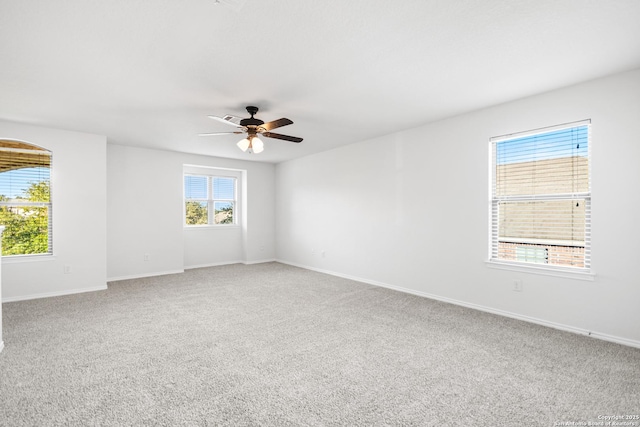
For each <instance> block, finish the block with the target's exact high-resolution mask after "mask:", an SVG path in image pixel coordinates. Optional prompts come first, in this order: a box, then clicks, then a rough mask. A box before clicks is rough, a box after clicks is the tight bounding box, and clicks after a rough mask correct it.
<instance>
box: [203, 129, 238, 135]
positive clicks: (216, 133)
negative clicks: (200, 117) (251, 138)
mask: <svg viewBox="0 0 640 427" xmlns="http://www.w3.org/2000/svg"><path fill="white" fill-rule="evenodd" d="M235 133H237V134H241V133H244V132H243V131H240V130H238V131H235V132H212V133H199V134H198V136H216V135H233V134H235Z"/></svg>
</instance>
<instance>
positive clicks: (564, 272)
mask: <svg viewBox="0 0 640 427" xmlns="http://www.w3.org/2000/svg"><path fill="white" fill-rule="evenodd" d="M485 264H486V265H487V267H489V268H495V269H498V270H509V271H518V272H521V273H531V274H541V275H544V276H554V277H563V278H565V279H576V280H586V281H591V282H592V281H594V280H595V277H596V275H595V273H592V272H586V271H571V270H568V269H563V268H553V267H542V266H537V265H536V266H534V265H524V264H515V263H509V262H500V261H491V260H489V261H485Z"/></svg>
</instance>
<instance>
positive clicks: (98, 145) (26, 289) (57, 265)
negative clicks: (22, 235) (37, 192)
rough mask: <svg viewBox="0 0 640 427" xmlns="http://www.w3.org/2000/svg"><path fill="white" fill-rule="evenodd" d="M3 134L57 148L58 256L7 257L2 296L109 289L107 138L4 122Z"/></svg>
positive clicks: (55, 240) (53, 194) (54, 178)
mask: <svg viewBox="0 0 640 427" xmlns="http://www.w3.org/2000/svg"><path fill="white" fill-rule="evenodd" d="M0 139H17V140H21V141H25V142H29V143H32V144H36V145H39V146H41V147H44V148H47V149H49V150H51V151H52V152H53V168H52V174H51V198H52V202H53V256H43V257H28V258H25V259H24V260H23V261H22V262H16V259H15V258H14V259H10V258H3V260H2V263H3V271H2V275H3V277H2V300H3V301H11V300H17V299H25V298H37V297H43V296H50V295H61V294H66V293H74V292H84V291H90V290H97V289H106V137H104V136H100V135H92V134H86V133H80V132H70V131H63V130H58V129H48V128H44V127H37V126H29V125H23V124H18V123H12V122H6V121H0ZM65 265H68V266H70V267H71V273H70V274H64V266H65Z"/></svg>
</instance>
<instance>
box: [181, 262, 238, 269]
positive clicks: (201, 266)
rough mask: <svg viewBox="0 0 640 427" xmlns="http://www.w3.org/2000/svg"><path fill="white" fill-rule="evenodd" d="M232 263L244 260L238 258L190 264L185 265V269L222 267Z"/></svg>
mask: <svg viewBox="0 0 640 427" xmlns="http://www.w3.org/2000/svg"><path fill="white" fill-rule="evenodd" d="M231 264H243V262H242V261H240V260H237V261H225V262H212V263H210V264H198V265H189V266H186V265H185V266H184V269H185V270H193V269H196V268H207V267H221V266H223V265H231Z"/></svg>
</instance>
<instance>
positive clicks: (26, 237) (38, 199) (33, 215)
mask: <svg viewBox="0 0 640 427" xmlns="http://www.w3.org/2000/svg"><path fill="white" fill-rule="evenodd" d="M50 176H51V152H50V151H47V150H45V149H43V148H40V147H37V146H35V145H31V144H27V143H25V142H20V141H9V140H0V224H2V225H4V227H5V230H4V233H3V234H2V255H3V256H11V255H37V254H51V253H52V240H53V239H52V233H51V229H52V226H51V195H50V194H51V193H50Z"/></svg>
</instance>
